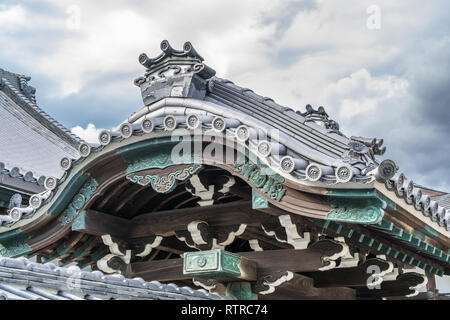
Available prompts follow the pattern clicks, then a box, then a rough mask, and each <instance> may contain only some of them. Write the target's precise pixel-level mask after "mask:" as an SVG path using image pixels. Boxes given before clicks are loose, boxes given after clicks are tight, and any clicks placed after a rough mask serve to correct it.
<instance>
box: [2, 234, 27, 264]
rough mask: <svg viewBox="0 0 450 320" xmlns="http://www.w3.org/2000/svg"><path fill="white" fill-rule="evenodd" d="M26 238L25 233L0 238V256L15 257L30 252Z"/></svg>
mask: <svg viewBox="0 0 450 320" xmlns="http://www.w3.org/2000/svg"><path fill="white" fill-rule="evenodd" d="M28 239H29V235H27V234H17V235H16V236H15V237H10V238H8V239H6V240H0V256H3V257H9V258H16V257H20V256H23V255H26V254H29V253H31V247H30V246H29V245H28V243H27V242H28Z"/></svg>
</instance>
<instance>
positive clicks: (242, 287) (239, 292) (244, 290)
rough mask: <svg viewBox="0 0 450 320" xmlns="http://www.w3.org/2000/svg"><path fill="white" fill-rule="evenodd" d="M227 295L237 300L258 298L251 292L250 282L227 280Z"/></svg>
mask: <svg viewBox="0 0 450 320" xmlns="http://www.w3.org/2000/svg"><path fill="white" fill-rule="evenodd" d="M227 296H230V297H233V298H236V299H238V300H258V295H257V294H255V293H253V292H252V286H251V284H250V282H229V283H228V284H227Z"/></svg>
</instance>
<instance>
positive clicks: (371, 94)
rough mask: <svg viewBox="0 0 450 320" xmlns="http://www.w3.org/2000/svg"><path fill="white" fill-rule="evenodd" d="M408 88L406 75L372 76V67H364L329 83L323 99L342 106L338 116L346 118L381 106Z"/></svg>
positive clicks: (339, 108)
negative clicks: (403, 76)
mask: <svg viewBox="0 0 450 320" xmlns="http://www.w3.org/2000/svg"><path fill="white" fill-rule="evenodd" d="M407 88H408V81H407V80H406V79H402V78H398V77H395V76H392V75H386V76H382V77H372V75H371V74H370V73H369V71H367V70H366V69H361V70H359V71H357V72H354V73H352V74H351V75H350V76H349V77H345V78H342V79H339V80H338V81H337V82H335V83H331V84H329V85H328V86H327V87H326V88H325V89H324V90H323V94H322V97H321V100H322V101H323V103H325V104H328V105H332V106H333V108H334V109H335V110H336V109H337V110H339V111H338V114H335V115H334V116H335V117H337V118H339V119H343V120H346V119H348V118H352V117H354V116H356V115H358V114H360V113H364V112H367V111H371V110H375V109H376V108H381V107H382V104H383V103H384V102H386V101H387V100H388V99H391V98H393V97H394V96H395V97H397V98H399V97H402V96H404V95H405V94H406V89H407Z"/></svg>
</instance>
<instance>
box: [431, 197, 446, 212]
mask: <svg viewBox="0 0 450 320" xmlns="http://www.w3.org/2000/svg"><path fill="white" fill-rule="evenodd" d="M431 199H432V200H434V201H437V203H438V204H439V205H440V206H442V207H444V208H445V209H450V194H443V195H440V196H435V197H431Z"/></svg>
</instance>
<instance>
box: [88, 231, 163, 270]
mask: <svg viewBox="0 0 450 320" xmlns="http://www.w3.org/2000/svg"><path fill="white" fill-rule="evenodd" d="M162 239H163V237H161V236H152V237H148V238H142V239H138V240H134V241H133V242H126V241H123V240H121V239H118V238H115V237H112V236H111V235H109V234H106V235H103V236H102V241H103V243H104V244H105V245H106V246H108V248H109V252H110V253H109V254H107V255H106V256H104V257H103V258H102V259H100V260H98V261H97V267H98V268H99V269H100V270H101V271H103V272H105V273H116V272H119V273H123V272H124V270H125V268H126V266H127V265H129V264H130V262H131V260H132V258H133V257H141V258H142V257H146V256H148V255H149V254H150V252H151V251H152V250H153V249H154V248H156V247H158V246H159V245H160V244H161V241H162Z"/></svg>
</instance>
